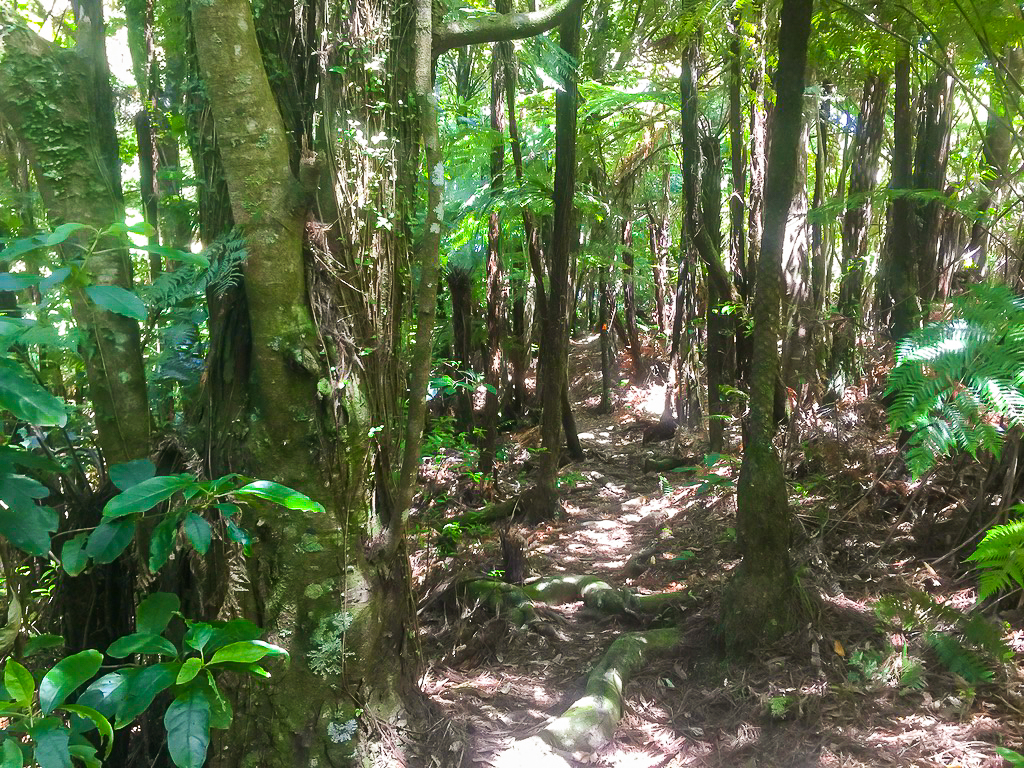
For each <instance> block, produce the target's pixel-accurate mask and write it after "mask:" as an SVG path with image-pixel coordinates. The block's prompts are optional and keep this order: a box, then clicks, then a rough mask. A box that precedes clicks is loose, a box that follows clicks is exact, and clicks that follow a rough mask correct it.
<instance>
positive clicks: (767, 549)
mask: <svg viewBox="0 0 1024 768" xmlns="http://www.w3.org/2000/svg"><path fill="white" fill-rule="evenodd" d="M812 7H813V0H784V2H783V4H782V11H781V18H782V29H781V31H780V33H779V67H778V71H777V73H776V78H775V83H776V94H777V96H776V105H775V112H774V116H773V127H772V142H771V150H770V156H769V159H768V167H767V171H766V174H765V196H764V197H765V227H764V235H763V238H762V241H761V253H760V256H759V258H758V262H757V288H756V294H755V297H754V356H753V365H752V367H751V391H750V416H749V419H750V420H749V425H748V429H747V436H746V441H745V450H744V452H743V466H742V469H741V470H740V478H739V486H738V488H737V497H736V503H737V513H736V525H737V539H738V542H739V546H740V551H741V552H742V554H743V561H742V562H741V564H740V566H739V568H738V569H737V571H736V575H735V576H734V577H733V580H732V582H731V583H730V584H729V586H728V587H727V590H726V594H725V596H724V600H723V606H722V609H723V615H722V623H721V628H720V629H721V632H722V636H723V638H724V640H725V642H726V644H727V645H728V646H729V647H731V648H733V649H736V650H746V649H751V648H753V647H755V646H756V645H757V644H758V643H760V642H765V641H771V640H773V639H776V638H778V637H780V636H781V635H782V634H784V633H785V632H786V631H788V630H789V629H790V628H791V627H792V626H793V621H794V619H795V616H796V592H795V589H794V586H795V585H794V576H793V571H792V568H791V565H790V558H789V543H790V524H791V521H790V516H789V501H788V498H787V492H786V479H785V476H784V475H783V467H782V462H781V461H780V459H779V456H778V453H777V452H776V450H775V447H774V445H773V437H774V434H775V422H774V420H773V406H774V393H775V386H776V381H777V380H778V377H779V352H778V343H779V333H780V329H779V307H780V299H781V285H780V271H781V270H780V266H781V262H782V250H783V241H784V238H785V232H786V218H787V216H788V213H789V206H790V200H791V198H792V196H793V183H794V180H795V173H796V165H797V152H798V151H799V143H800V130H801V115H802V102H803V88H804V69H805V66H806V61H807V41H808V38H809V36H810V27H811V12H812Z"/></svg>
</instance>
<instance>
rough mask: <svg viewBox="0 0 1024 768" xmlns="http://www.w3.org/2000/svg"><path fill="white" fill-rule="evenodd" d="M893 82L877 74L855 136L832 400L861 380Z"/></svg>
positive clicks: (831, 366)
mask: <svg viewBox="0 0 1024 768" xmlns="http://www.w3.org/2000/svg"><path fill="white" fill-rule="evenodd" d="M888 92H889V82H888V79H887V78H885V77H882V76H880V75H871V76H870V77H868V79H867V80H866V81H865V83H864V91H863V94H862V95H861V99H860V119H859V120H858V121H857V134H856V136H855V137H854V148H853V153H854V158H853V164H852V168H851V171H850V186H849V194H848V197H847V200H848V201H849V204H848V205H847V207H846V211H845V213H844V214H843V259H842V267H841V272H842V275H843V277H842V281H841V282H840V285H839V306H838V310H839V315H840V325H839V326H838V327H837V328H836V330H835V335H834V337H833V343H832V356H831V359H830V361H829V366H828V379H829V397H832V398H834V397H838V396H840V395H841V394H842V392H843V390H844V389H846V387H847V386H849V385H851V384H854V383H856V382H857V381H859V379H860V375H859V366H858V365H857V362H856V353H857V336H858V333H859V332H860V330H861V328H862V325H863V318H864V312H863V306H864V296H863V293H864V276H865V271H866V261H867V255H868V232H869V229H870V224H871V193H872V191H873V190H874V188H875V178H876V176H877V175H878V157H879V154H880V152H881V149H882V139H883V137H884V134H885V104H886V96H887V94H888Z"/></svg>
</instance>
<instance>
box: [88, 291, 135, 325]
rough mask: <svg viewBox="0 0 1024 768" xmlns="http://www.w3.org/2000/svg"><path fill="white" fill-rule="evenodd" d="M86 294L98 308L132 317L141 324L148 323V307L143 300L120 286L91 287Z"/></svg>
mask: <svg viewBox="0 0 1024 768" xmlns="http://www.w3.org/2000/svg"><path fill="white" fill-rule="evenodd" d="M85 292H86V294H88V296H89V298H90V299H92V300H93V302H94V303H95V304H96V306H98V307H102V308H103V309H105V310H107V311H109V312H114V313H116V314H118V315H124V316H125V317H130V318H132V319H133V320H138V321H139V322H140V323H144V322H145V321H146V316H147V312H146V305H145V304H143V303H142V299H140V298H139V297H138V296H136V295H135V294H134V293H132V292H131V291H126V290H125V289H124V288H122V287H121V286H119V285H89V286H86V289H85Z"/></svg>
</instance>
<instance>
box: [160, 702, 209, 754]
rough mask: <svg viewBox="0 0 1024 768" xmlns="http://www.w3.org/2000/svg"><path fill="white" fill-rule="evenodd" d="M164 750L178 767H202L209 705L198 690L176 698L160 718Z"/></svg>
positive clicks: (207, 743) (207, 738)
mask: <svg viewBox="0 0 1024 768" xmlns="http://www.w3.org/2000/svg"><path fill="white" fill-rule="evenodd" d="M164 727H165V728H166V729H167V751H168V752H170V754H171V760H173V761H174V764H175V765H176V766H178V768H202V766H203V763H205V762H206V750H207V748H208V747H209V745H210V702H209V701H207V699H206V696H204V695H203V692H202V690H201V689H199V688H198V687H193V688H191V689H190V690H187V691H185V692H184V693H182V694H181V695H179V696H178V697H177V698H176V699H175V700H174V701H173V702H171V706H169V707H168V708H167V713H166V714H165V715H164Z"/></svg>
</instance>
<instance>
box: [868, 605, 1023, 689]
mask: <svg viewBox="0 0 1024 768" xmlns="http://www.w3.org/2000/svg"><path fill="white" fill-rule="evenodd" d="M875 616H876V617H877V618H878V620H879V624H880V627H879V630H880V631H882V632H889V631H891V630H895V631H898V632H899V633H901V634H903V635H905V636H907V637H908V639H909V640H911V641H913V639H914V638H915V637H916V638H919V639H922V638H923V640H924V642H925V643H927V644H928V645H929V646H930V647H931V648H932V649H933V650H934V651H935V654H936V656H938V658H939V660H940V661H941V662H942V663H943V665H944V666H946V667H947V668H948V669H949V670H950V671H951V672H954V673H955V674H957V675H960V676H961V677H963V678H964V679H965V680H966V681H967V682H968V683H971V684H974V683H978V682H988V681H990V680H992V678H993V676H994V673H993V667H994V666H995V665H996V664H998V663H1001V662H1003V661H1006V660H1007V659H1009V658H1010V657H1011V656H1012V655H1013V651H1012V650H1011V649H1010V648H1009V646H1008V645H1007V644H1006V641H1005V640H1004V639H1003V631H1002V628H1001V627H1000V626H999V625H998V624H996V623H995V622H992V621H990V620H989V619H987V618H986V617H985V616H983V615H981V614H980V613H977V612H972V613H969V614H964V613H962V612H961V611H959V610H957V609H956V608H955V607H953V606H952V605H949V604H947V603H940V602H937V601H936V600H935V599H934V598H933V597H932V596H931V595H929V594H927V593H925V592H911V593H909V594H904V595H888V596H886V597H883V598H881V599H880V600H879V601H878V602H877V603H875ZM904 654H906V649H904ZM903 669H904V671H903V672H901V685H902V686H903V687H911V688H912V687H915V686H916V685H917V682H918V678H920V677H921V675H922V674H923V670H917V671H914V670H911V669H910V667H908V666H907V665H906V664H904V666H903ZM903 674H906V675H907V676H908V677H907V680H906V681H904V680H903V679H902V676H903Z"/></svg>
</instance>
